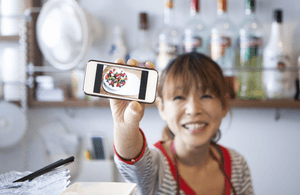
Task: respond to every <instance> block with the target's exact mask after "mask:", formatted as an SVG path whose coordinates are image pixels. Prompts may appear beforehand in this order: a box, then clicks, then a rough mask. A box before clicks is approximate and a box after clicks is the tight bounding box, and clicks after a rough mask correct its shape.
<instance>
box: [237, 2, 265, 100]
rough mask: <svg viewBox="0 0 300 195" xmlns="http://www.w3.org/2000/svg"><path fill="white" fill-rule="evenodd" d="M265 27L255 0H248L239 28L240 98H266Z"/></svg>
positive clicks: (238, 94)
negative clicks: (256, 13)
mask: <svg viewBox="0 0 300 195" xmlns="http://www.w3.org/2000/svg"><path fill="white" fill-rule="evenodd" d="M262 37H263V28H262V25H261V24H260V22H259V21H258V19H257V17H256V15H255V0H246V2H245V18H244V21H243V22H242V24H241V27H240V30H239V45H238V47H239V51H238V55H239V56H237V57H238V62H239V63H238V65H237V66H238V67H239V71H238V81H239V85H240V87H239V90H238V92H237V96H238V97H239V98H240V99H264V98H265V90H264V85H263V78H262V75H263V74H262V68H263V64H262V62H263V60H262V53H263V49H262Z"/></svg>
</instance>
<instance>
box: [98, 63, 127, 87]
mask: <svg viewBox="0 0 300 195" xmlns="http://www.w3.org/2000/svg"><path fill="white" fill-rule="evenodd" d="M127 80H128V76H127V74H126V72H125V71H123V70H120V69H117V68H113V69H110V70H108V71H107V72H106V74H105V75H104V82H103V83H104V85H105V86H106V87H107V88H109V89H110V90H113V91H120V90H121V89H122V88H123V87H124V86H125V85H126V83H127Z"/></svg>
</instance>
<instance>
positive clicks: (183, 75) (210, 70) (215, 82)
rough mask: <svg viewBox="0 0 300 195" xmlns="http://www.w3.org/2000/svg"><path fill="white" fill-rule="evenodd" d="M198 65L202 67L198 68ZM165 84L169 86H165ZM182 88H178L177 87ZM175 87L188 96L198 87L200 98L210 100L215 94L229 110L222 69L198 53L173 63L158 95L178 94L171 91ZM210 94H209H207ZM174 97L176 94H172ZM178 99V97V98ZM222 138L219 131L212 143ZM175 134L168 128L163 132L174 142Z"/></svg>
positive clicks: (160, 84)
mask: <svg viewBox="0 0 300 195" xmlns="http://www.w3.org/2000/svg"><path fill="white" fill-rule="evenodd" d="M197 63H198V64H200V65H201V66H197ZM165 82H167V83H168V86H165V87H164V85H165ZM178 84H179V85H180V86H177V85H178ZM174 85H176V86H177V88H178V89H179V90H181V93H182V94H188V93H189V91H190V90H191V89H192V87H191V86H196V87H197V90H198V91H199V92H202V96H203V97H201V96H200V95H201V94H199V98H200V97H201V98H202V99H203V98H210V97H211V96H210V95H209V94H213V95H214V96H215V97H216V98H217V99H219V100H220V101H221V103H222V106H223V107H224V108H226V109H228V102H227V100H226V93H228V91H229V89H228V85H226V82H225V79H224V77H223V74H222V70H221V68H220V67H219V66H218V64H216V63H215V62H214V61H213V60H211V59H210V58H208V57H206V56H204V55H201V54H196V53H191V55H190V56H181V57H179V58H177V59H175V60H174V61H172V62H171V63H170V64H169V66H168V67H166V69H165V70H164V71H163V73H162V76H161V78H160V82H159V85H158V90H157V95H158V97H160V98H163V91H168V92H167V95H171V94H169V93H172V92H173V93H175V92H178V90H175V91H170V89H172V88H173V87H175V86H174ZM207 93H209V94H207ZM172 95H173V96H174V95H175V94H172ZM177 98H178V97H177ZM220 137H221V132H220V130H219V129H218V131H217V132H216V134H215V135H214V136H213V137H212V142H213V143H216V142H217V141H218V140H219V139H220ZM173 138H174V134H173V133H172V132H171V131H170V129H169V128H168V126H166V127H165V129H164V131H163V139H164V140H170V139H171V140H172V139H173Z"/></svg>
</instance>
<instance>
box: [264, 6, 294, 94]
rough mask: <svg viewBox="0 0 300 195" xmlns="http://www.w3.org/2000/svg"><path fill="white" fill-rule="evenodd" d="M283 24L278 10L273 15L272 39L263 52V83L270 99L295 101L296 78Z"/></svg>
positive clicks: (280, 11)
mask: <svg viewBox="0 0 300 195" xmlns="http://www.w3.org/2000/svg"><path fill="white" fill-rule="evenodd" d="M282 22H283V20H282V10H280V9H277V10H275V11H274V15H273V22H272V26H271V35H270V39H269V41H268V44H267V45H266V47H265V49H264V51H263V67H264V71H263V81H264V85H265V87H266V95H267V98H269V99H293V98H294V96H295V87H294V85H295V78H294V76H293V72H292V71H291V68H292V64H291V56H290V54H289V52H288V45H287V43H286V41H285V39H284V34H283V30H284V29H283V24H282Z"/></svg>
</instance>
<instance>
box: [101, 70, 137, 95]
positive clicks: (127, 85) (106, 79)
mask: <svg viewBox="0 0 300 195" xmlns="http://www.w3.org/2000/svg"><path fill="white" fill-rule="evenodd" d="M102 78H103V82H102V87H103V89H104V91H105V92H107V93H111V94H115V95H121V96H131V97H134V98H137V97H138V95H139V90H140V82H141V71H138V70H130V69H124V68H122V69H121V68H116V67H111V66H105V67H104V71H103V77H102Z"/></svg>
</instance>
